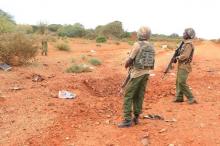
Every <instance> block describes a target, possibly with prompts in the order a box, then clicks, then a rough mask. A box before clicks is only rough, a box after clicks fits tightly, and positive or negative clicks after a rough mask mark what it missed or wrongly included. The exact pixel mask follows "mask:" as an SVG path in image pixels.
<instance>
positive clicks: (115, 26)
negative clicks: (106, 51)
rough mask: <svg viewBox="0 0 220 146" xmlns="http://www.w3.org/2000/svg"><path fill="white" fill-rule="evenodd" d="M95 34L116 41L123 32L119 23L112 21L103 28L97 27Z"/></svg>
mask: <svg viewBox="0 0 220 146" xmlns="http://www.w3.org/2000/svg"><path fill="white" fill-rule="evenodd" d="M95 32H96V34H97V35H101V36H105V37H107V38H113V39H118V38H121V36H122V35H123V33H124V30H123V27H122V23H121V22H120V21H114V22H111V23H108V24H106V25H104V26H101V25H100V26H97V27H96V29H95Z"/></svg>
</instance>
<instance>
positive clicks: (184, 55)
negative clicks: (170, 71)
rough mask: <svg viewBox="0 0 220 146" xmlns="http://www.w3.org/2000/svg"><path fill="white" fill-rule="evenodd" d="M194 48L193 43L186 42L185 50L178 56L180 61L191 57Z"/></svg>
mask: <svg viewBox="0 0 220 146" xmlns="http://www.w3.org/2000/svg"><path fill="white" fill-rule="evenodd" d="M192 49H193V48H192V46H191V44H186V46H185V50H184V52H183V53H182V54H181V55H180V56H179V57H178V59H179V60H180V61H184V60H186V59H188V58H189V57H190V54H191V52H192Z"/></svg>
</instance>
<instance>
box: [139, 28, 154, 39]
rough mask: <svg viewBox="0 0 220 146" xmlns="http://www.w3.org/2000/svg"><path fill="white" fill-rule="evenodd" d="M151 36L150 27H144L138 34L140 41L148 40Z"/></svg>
mask: <svg viewBox="0 0 220 146" xmlns="http://www.w3.org/2000/svg"><path fill="white" fill-rule="evenodd" d="M150 35H151V30H150V28H149V27H146V26H142V27H140V28H139V30H138V32H137V37H138V39H139V40H148V39H149V38H150Z"/></svg>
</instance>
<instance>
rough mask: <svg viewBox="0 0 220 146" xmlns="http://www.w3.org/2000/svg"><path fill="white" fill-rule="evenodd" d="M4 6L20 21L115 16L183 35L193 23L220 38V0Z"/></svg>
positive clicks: (80, 0) (71, 0)
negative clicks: (185, 29)
mask: <svg viewBox="0 0 220 146" xmlns="http://www.w3.org/2000/svg"><path fill="white" fill-rule="evenodd" d="M0 9H2V10H3V11H6V12H8V13H10V14H11V15H13V16H14V19H15V21H16V22H17V23H21V24H37V23H38V22H40V21H44V22H47V23H48V24H52V23H59V24H74V23H76V22H79V23H81V24H83V25H84V26H85V27H86V28H95V27H96V26H97V25H102V24H106V23H109V22H112V21H115V20H119V21H121V22H122V23H123V26H124V29H125V30H128V31H135V30H137V29H138V28H139V27H140V26H143V25H146V26H149V27H150V28H151V29H152V32H153V33H161V34H171V33H178V34H180V35H182V32H183V30H184V28H186V27H193V28H194V29H195V30H196V32H197V36H198V37H201V38H207V39H212V38H220V0H108V1H107V0H0Z"/></svg>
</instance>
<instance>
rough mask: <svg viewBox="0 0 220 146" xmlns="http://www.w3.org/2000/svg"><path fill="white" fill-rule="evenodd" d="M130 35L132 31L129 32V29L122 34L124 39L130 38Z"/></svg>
mask: <svg viewBox="0 0 220 146" xmlns="http://www.w3.org/2000/svg"><path fill="white" fill-rule="evenodd" d="M130 37H131V33H130V32H127V31H125V32H123V33H122V35H121V38H122V39H123V38H130Z"/></svg>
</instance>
